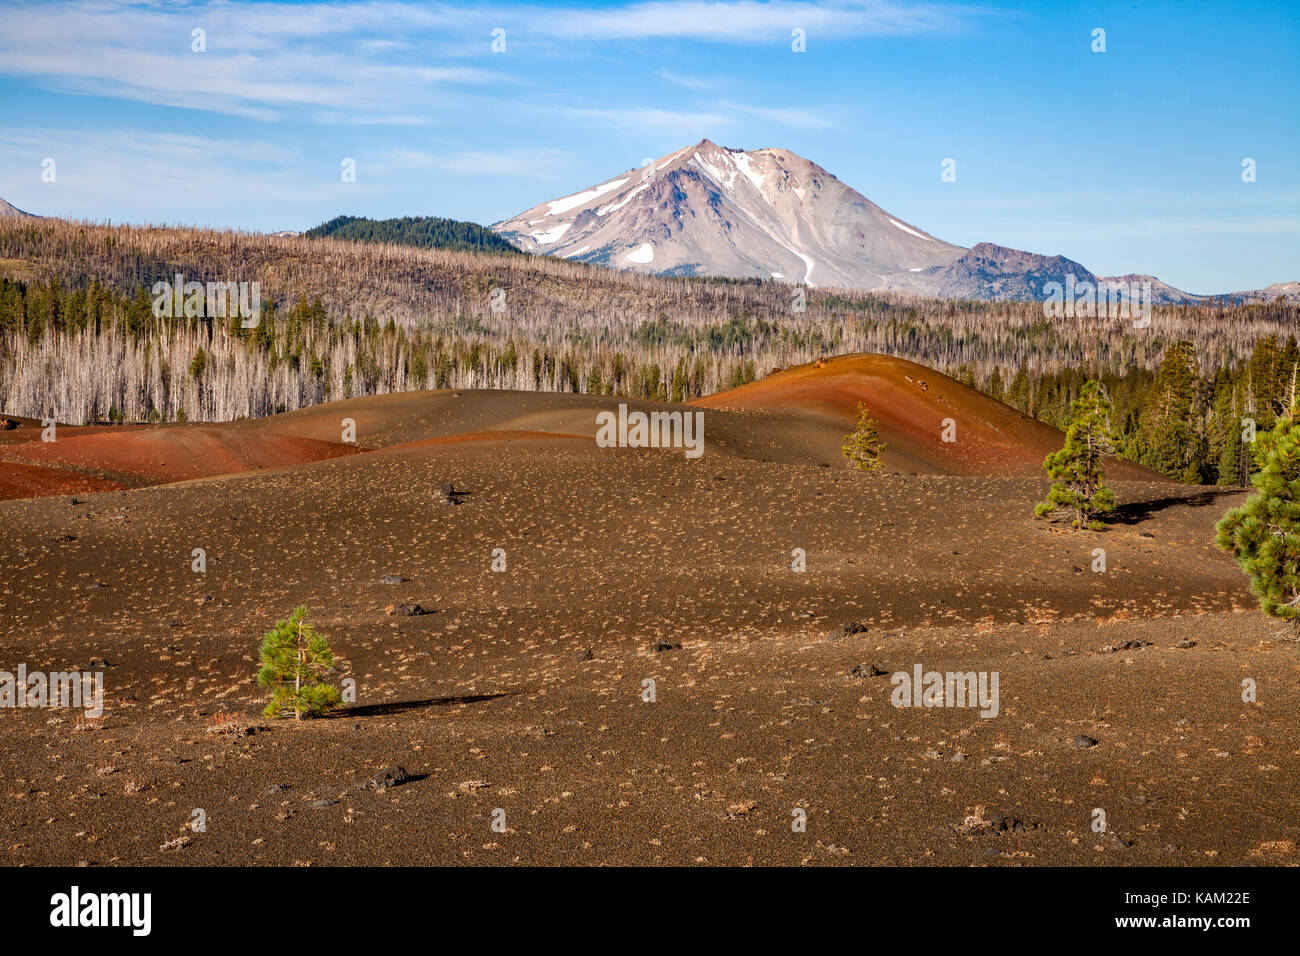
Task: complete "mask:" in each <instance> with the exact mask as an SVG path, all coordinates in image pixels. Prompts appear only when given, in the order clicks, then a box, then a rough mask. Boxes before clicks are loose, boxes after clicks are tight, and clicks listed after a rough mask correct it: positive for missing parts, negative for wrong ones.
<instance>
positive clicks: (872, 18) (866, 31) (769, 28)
mask: <svg viewBox="0 0 1300 956" xmlns="http://www.w3.org/2000/svg"><path fill="white" fill-rule="evenodd" d="M986 13H987V11H985V10H983V9H981V8H976V7H958V6H954V5H950V4H938V3H902V2H896V0H858V2H838V3H837V2H832V3H804V2H793V0H765V2H760V0H648V2H644V3H631V4H626V5H623V6H615V7H605V8H599V9H593V8H590V7H575V6H570V7H559V8H546V9H545V10H542V9H541V8H534V10H533V12H531V13H529V14H528V15H527V21H528V23H529V26H530V27H531V28H532V29H535V30H537V31H538V32H544V33H548V34H551V35H554V36H570V37H591V38H596V39H647V38H653V37H672V38H678V39H693V40H702V41H716V42H727V43H753V42H771V41H773V40H781V39H785V40H789V38H790V32H791V30H793V29H795V28H799V29H802V30H804V31H805V32H806V34H807V35H808V39H809V42H816V41H817V40H818V39H820V40H823V41H831V40H835V39H842V38H846V37H862V36H898V35H906V34H920V33H935V32H951V31H955V30H960V29H963V28H964V27H966V26H967V25H968V24H969V23H970V22H971V21H972V20H974V19H976V18H977V17H980V16H982V15H984V14H986Z"/></svg>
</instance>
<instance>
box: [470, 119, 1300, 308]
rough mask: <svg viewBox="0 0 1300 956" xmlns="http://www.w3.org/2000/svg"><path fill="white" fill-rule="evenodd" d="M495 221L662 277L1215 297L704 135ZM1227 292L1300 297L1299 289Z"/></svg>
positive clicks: (579, 256) (929, 290) (1017, 295)
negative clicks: (1126, 287) (947, 229)
mask: <svg viewBox="0 0 1300 956" xmlns="http://www.w3.org/2000/svg"><path fill="white" fill-rule="evenodd" d="M492 228H493V229H494V230H496V231H497V232H499V233H501V234H502V235H503V236H504V237H505V238H507V239H509V240H510V241H511V242H513V243H514V244H515V245H517V246H519V247H520V248H521V249H524V250H525V251H527V252H534V253H540V254H546V255H553V256H560V257H562V258H565V259H573V260H577V261H581V262H590V263H595V264H599V265H605V266H611V267H613V268H616V269H634V270H637V271H640V272H654V273H660V274H664V275H712V276H731V277H736V278H759V279H779V280H781V281H784V282H790V283H796V284H802V285H808V286H845V287H849V288H857V289H869V290H882V291H895V292H910V293H915V294H917V295H924V296H937V297H940V298H972V299H1022V300H1027V299H1037V298H1042V297H1043V295H1044V290H1045V288H1047V287H1048V286H1049V284H1051V283H1059V284H1065V283H1067V282H1069V284H1070V285H1071V286H1072V287H1073V285H1074V284H1075V283H1080V284H1085V283H1091V284H1092V285H1093V286H1094V287H1095V286H1096V285H1097V283H1099V282H1106V283H1116V282H1124V283H1127V282H1132V281H1138V280H1140V281H1142V282H1143V283H1148V284H1149V287H1150V290H1151V291H1150V294H1151V299H1152V301H1154V302H1156V303H1170V302H1189V303H1191V302H1203V301H1206V300H1208V299H1209V298H1211V297H1210V296H1202V295H1192V294H1190V293H1187V292H1183V291H1181V290H1179V289H1175V288H1174V287H1173V286H1170V285H1167V284H1165V283H1163V282H1161V281H1160V280H1158V279H1155V278H1154V277H1152V276H1139V275H1129V276H1123V277H1120V278H1118V279H1116V278H1107V277H1104V276H1098V275H1096V274H1094V273H1093V272H1091V271H1090V270H1088V269H1087V268H1086V267H1084V266H1082V265H1080V264H1079V263H1077V262H1074V261H1073V260H1070V259H1067V258H1065V257H1063V256H1045V255H1040V254H1038V253H1033V252H1022V251H1021V250H1019V249H1010V248H1007V247H1005V246H999V245H995V244H993V243H989V242H981V243H979V244H978V245H976V246H975V247H974V248H972V249H967V248H965V247H963V246H957V245H953V244H952V243H950V242H944V241H943V240H942V239H937V238H935V237H934V236H932V235H930V234H929V233H927V232H925V231H924V230H923V229H921V228H919V227H917V226H914V225H912V224H911V223H908V222H906V221H904V220H902V219H899V218H898V217H897V216H893V215H890V214H889V213H887V212H886V211H885V210H883V209H881V208H880V207H879V206H877V205H876V204H875V203H873V202H872V201H871V200H869V199H867V197H865V196H863V195H862V194H861V193H859V192H858V191H857V190H856V189H853V188H851V187H850V186H846V185H845V184H844V183H842V182H840V181H839V180H838V179H836V178H835V177H834V176H832V175H831V174H830V173H828V172H827V171H826V170H824V169H822V168H821V167H820V166H818V165H817V164H816V163H814V162H811V161H810V160H807V159H804V158H803V157H802V156H798V155H796V154H795V153H792V152H790V151H789V150H788V149H772V148H767V149H756V150H743V149H729V148H727V147H724V146H719V145H717V144H716V143H713V142H710V141H709V140H707V139H705V140H701V141H700V142H699V143H696V144H695V145H694V146H687V147H686V148H684V149H679V150H677V151H676V152H673V153H669V154H668V155H667V156H661V157H660V158H659V159H657V160H655V161H654V162H653V163H647V164H646V165H644V166H642V167H641V168H640V169H629V170H627V171H625V172H623V173H620V174H619V175H617V176H615V177H614V178H613V179H609V180H606V181H605V182H603V183H600V184H599V185H596V186H592V187H591V188H589V189H584V190H583V191H581V192H577V193H574V194H573V195H571V196H564V197H562V198H560V199H553V200H551V201H549V202H544V203H541V204H540V205H537V206H534V207H533V208H532V209H529V210H526V211H525V212H522V213H520V214H519V215H518V216H515V217H514V218H513V219H507V220H504V221H503V222H499V223H496V224H495V225H493V226H492ZM1144 287H1145V286H1144ZM1224 295H1225V296H1227V297H1229V298H1232V299H1237V300H1261V299H1262V300H1268V299H1273V298H1276V297H1278V296H1282V297H1284V298H1287V299H1292V300H1300V286H1297V284H1296V283H1278V284H1276V285H1274V286H1269V287H1268V288H1267V289H1260V290H1255V291H1252V292H1231V293H1224Z"/></svg>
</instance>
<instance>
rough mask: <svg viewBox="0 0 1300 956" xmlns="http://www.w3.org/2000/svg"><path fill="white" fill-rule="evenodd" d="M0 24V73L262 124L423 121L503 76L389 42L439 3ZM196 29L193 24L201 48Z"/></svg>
mask: <svg viewBox="0 0 1300 956" xmlns="http://www.w3.org/2000/svg"><path fill="white" fill-rule="evenodd" d="M0 22H2V23H3V24H4V29H2V30H0V74H7V75H10V76H21V77H28V78H32V79H34V80H36V81H38V82H40V83H41V84H42V85H44V86H46V87H47V88H49V89H52V90H55V91H58V92H66V93H80V94H92V95H101V96H112V97H117V98H121V99H127V100H134V101H138V102H145V103H151V104H157V105H163V106H174V107H182V108H188V109H198V110H209V111H213V112H218V113H226V114H230V115H235V116H242V117H246V118H249V119H255V120H262V121H273V120H278V119H282V118H284V117H285V116H287V115H293V116H294V117H295V118H307V119H312V120H323V121H332V122H338V121H343V122H347V121H366V122H375V121H376V118H382V121H385V122H396V123H402V124H413V123H424V122H429V120H430V117H431V115H432V114H433V113H434V112H435V111H436V110H437V109H438V108H439V107H440V106H443V105H445V104H446V103H448V102H449V101H450V94H451V90H453V89H455V88H463V87H466V86H473V87H484V86H495V87H500V86H501V85H503V84H509V83H511V82H512V80H511V79H510V77H509V76H508V75H507V74H504V73H501V72H497V71H496V70H493V69H489V68H487V67H486V66H480V65H474V64H468V63H465V62H463V61H458V60H457V59H456V58H454V57H451V56H447V57H444V58H443V59H442V61H441V62H437V61H434V62H431V60H432V54H431V51H430V48H429V46H428V45H427V44H422V45H421V46H419V47H418V48H416V49H410V48H407V46H406V41H405V40H394V39H393V37H394V36H407V35H424V36H426V37H427V36H429V34H430V31H433V34H434V35H435V36H436V35H437V31H439V30H445V29H449V28H450V27H451V26H452V25H453V24H455V23H457V22H458V21H457V20H456V19H455V12H454V10H453V9H452V8H450V7H448V8H441V7H425V6H421V5H418V4H413V3H392V2H364V3H355V4H303V5H298V4H291V3H239V4H237V3H229V2H222V0H208V2H199V3H177V4H168V5H165V6H161V5H141V4H132V3H124V2H114V0H108V2H97V3H80V2H68V0H65V2H58V3H52V4H40V5H31V4H20V3H12V2H9V3H0ZM194 30H203V31H205V34H204V36H203V43H204V45H205V46H206V49H205V50H204V51H202V52H196V51H195V49H194V44H195V42H196V41H195V40H194V38H193V36H192V33H193V31H194ZM403 51H405V52H403ZM399 54H400V55H399Z"/></svg>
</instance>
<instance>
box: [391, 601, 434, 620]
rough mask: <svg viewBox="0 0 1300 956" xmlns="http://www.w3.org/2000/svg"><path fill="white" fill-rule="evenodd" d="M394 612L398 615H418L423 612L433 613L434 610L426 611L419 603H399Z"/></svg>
mask: <svg viewBox="0 0 1300 956" xmlns="http://www.w3.org/2000/svg"><path fill="white" fill-rule="evenodd" d="M393 613H394V614H396V615H397V616H398V617H418V616H419V615H421V614H431V613H433V612H432V611H426V610H425V609H424V608H422V607H420V605H418V604H399V605H397V607H396V608H394V609H393Z"/></svg>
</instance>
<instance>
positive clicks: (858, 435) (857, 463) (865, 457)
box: [843, 402, 885, 472]
mask: <svg viewBox="0 0 1300 956" xmlns="http://www.w3.org/2000/svg"><path fill="white" fill-rule="evenodd" d="M843 449H844V457H845V458H847V459H848V460H849V461H850V462H852V463H853V467H854V468H856V469H857V470H858V471H866V472H874V471H879V470H880V469H881V468H883V467H884V463H883V462H882V461H881V460H880V455H881V453H882V452H883V451H884V450H885V443H884V442H883V441H881V440H880V433H879V431H877V429H876V420H875V419H874V418H872V417H871V412H870V411H869V410H868V409H867V405H866V403H865V402H858V423H857V427H856V428H854V429H853V431H852V432H850V433H849V434H848V435H847V436H845V438H844V445H843Z"/></svg>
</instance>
